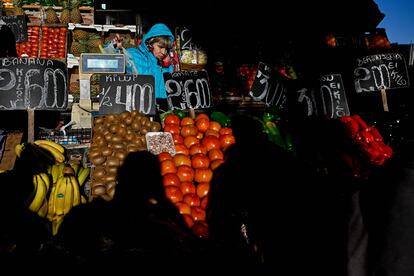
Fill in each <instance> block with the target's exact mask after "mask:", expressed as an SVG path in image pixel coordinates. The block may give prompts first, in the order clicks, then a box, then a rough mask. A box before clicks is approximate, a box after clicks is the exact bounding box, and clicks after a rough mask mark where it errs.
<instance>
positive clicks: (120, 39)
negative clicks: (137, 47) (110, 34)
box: [112, 34, 124, 49]
mask: <svg viewBox="0 0 414 276" xmlns="http://www.w3.org/2000/svg"><path fill="white" fill-rule="evenodd" d="M123 40H124V38H123V37H121V36H120V35H119V34H116V35H115V38H114V39H113V40H112V41H113V44H114V47H115V48H119V49H120V48H123V46H122V42H123Z"/></svg>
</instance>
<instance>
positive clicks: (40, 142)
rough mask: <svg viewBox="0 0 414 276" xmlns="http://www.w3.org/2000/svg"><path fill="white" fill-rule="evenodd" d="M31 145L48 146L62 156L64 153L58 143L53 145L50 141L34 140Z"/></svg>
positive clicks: (63, 149)
mask: <svg viewBox="0 0 414 276" xmlns="http://www.w3.org/2000/svg"><path fill="white" fill-rule="evenodd" d="M33 143H35V144H36V145H38V146H41V145H49V146H51V147H53V148H55V149H56V150H58V151H59V152H60V153H62V154H64V153H65V148H64V147H63V146H62V145H60V144H58V143H55V142H53V141H51V140H35V141H34V142H33Z"/></svg>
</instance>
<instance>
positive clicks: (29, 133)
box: [27, 109, 35, 143]
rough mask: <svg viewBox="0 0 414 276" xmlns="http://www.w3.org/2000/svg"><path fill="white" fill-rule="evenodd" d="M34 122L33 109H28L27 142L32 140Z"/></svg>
mask: <svg viewBox="0 0 414 276" xmlns="http://www.w3.org/2000/svg"><path fill="white" fill-rule="evenodd" d="M34 122H35V113H34V109H28V110H27V142H29V143H31V142H33V141H34Z"/></svg>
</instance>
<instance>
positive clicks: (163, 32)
mask: <svg viewBox="0 0 414 276" xmlns="http://www.w3.org/2000/svg"><path fill="white" fill-rule="evenodd" d="M156 36H169V37H171V41H174V35H173V34H172V32H171V31H170V29H169V28H168V27H167V26H166V25H165V24H163V23H158V24H155V25H154V26H152V27H151V29H150V30H149V31H148V33H146V34H145V35H144V37H143V39H142V42H143V43H142V44H143V45H146V43H145V42H146V41H147V40H148V39H150V38H152V37H156Z"/></svg>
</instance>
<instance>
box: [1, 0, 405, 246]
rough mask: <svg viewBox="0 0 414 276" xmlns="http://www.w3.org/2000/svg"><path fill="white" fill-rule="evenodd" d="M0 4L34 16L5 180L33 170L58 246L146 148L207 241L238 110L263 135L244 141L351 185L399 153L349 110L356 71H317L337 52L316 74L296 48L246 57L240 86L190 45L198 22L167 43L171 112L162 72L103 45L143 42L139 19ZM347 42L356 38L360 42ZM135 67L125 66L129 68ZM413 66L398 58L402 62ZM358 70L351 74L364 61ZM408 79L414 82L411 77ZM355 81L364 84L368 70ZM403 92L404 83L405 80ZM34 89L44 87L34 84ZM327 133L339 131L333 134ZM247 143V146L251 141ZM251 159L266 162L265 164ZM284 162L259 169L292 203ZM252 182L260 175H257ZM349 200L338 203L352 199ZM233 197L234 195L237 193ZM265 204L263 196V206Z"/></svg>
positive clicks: (110, 199) (30, 207)
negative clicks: (160, 84)
mask: <svg viewBox="0 0 414 276" xmlns="http://www.w3.org/2000/svg"><path fill="white" fill-rule="evenodd" d="M26 2H27V1H26ZM43 2H44V3H43ZM49 2H50V3H49ZM83 2H87V1H83ZM3 7H4V11H3V12H4V14H6V15H12V14H13V15H18V14H21V13H23V14H25V15H27V18H28V20H29V21H28V22H27V35H28V40H27V41H26V42H16V50H17V54H18V58H5V60H7V61H8V62H9V63H10V64H11V65H10V64H7V62H5V63H4V64H7V66H9V67H10V68H13V70H10V71H11V72H23V73H24V74H23V73H22V74H23V75H24V76H25V77H26V79H25V80H27V81H24V80H23V77H22V76H18V75H16V82H18V83H19V84H21V85H22V86H23V87H24V89H20V88H19V89H17V88H14V87H9V89H8V91H9V92H10V91H11V92H12V93H14V94H16V95H17V97H18V98H19V99H18V100H16V102H14V103H13V101H12V100H11V99H12V98H10V99H9V98H3V99H2V96H0V109H4V110H1V111H0V112H1V113H2V114H6V116H2V118H1V120H4V121H7V119H6V117H8V116H7V115H11V116H10V117H13V116H15V118H18V120H17V121H18V122H19V123H18V125H16V128H18V129H19V131H20V132H19V133H17V134H16V133H15V129H13V128H11V127H10V126H9V124H7V125H6V124H4V125H5V128H6V134H10V135H9V137H7V139H6V140H4V139H0V143H3V144H0V149H2V147H3V149H2V152H4V153H3V155H0V161H1V162H0V177H5V178H7V177H16V176H15V175H14V174H16V173H17V174H18V173H22V175H23V174H24V173H28V174H30V179H29V182H30V183H29V184H30V188H31V193H30V195H29V197H28V198H26V199H25V200H24V205H25V206H24V207H25V210H26V211H29V212H30V214H31V215H34V216H35V217H36V218H41V219H42V221H43V223H45V225H46V228H47V231H48V235H49V236H48V238H49V240H48V242H51V243H54V242H56V243H58V242H60V241H61V240H60V239H61V238H62V236H61V235H62V233H61V232H60V230H61V229H64V226H63V225H64V223H63V222H64V221H65V220H66V219H67V220H68V221H69V223H70V220H71V215H72V214H74V213H75V214H77V213H76V212H77V210H82V209H83V208H85V209H87V208H88V206H98V207H101V204H103V205H102V206H112V205H111V204H112V203H114V202H116V198H117V193H116V191H117V188H119V181H118V177H119V175H118V173H119V171H120V170H121V169H123V168H124V165H125V160H127V157H128V156H133V155H134V154H135V153H139V152H150V153H151V154H152V155H155V156H156V157H157V159H158V162H159V163H158V164H159V169H160V174H161V176H160V179H161V183H158V184H159V185H162V187H161V188H162V190H163V192H164V195H165V198H166V199H167V200H168V202H169V203H170V204H171V206H173V207H174V210H175V211H176V212H178V214H179V215H180V216H181V218H182V220H183V222H184V225H185V227H186V231H187V230H188V231H189V233H191V235H192V238H194V237H195V238H196V240H197V241H209V234H210V233H209V223H208V221H209V213H208V205H209V199H210V196H211V190H212V189H213V188H212V187H213V181H214V179H215V178H214V177H215V176H216V173H220V169H221V168H223V167H224V166H225V165H226V162H227V160H226V157H227V153H228V152H231V150H230V149H231V148H234V145H237V143H238V136H236V134H235V133H236V131H240V129H242V130H243V127H245V126H244V125H243V123H240V122H239V125H237V127H239V129H233V126H234V125H232V119H233V118H238V116H240V117H243V116H246V117H247V118H248V119H249V120H247V121H249V122H250V121H251V122H250V123H251V124H252V126H255V127H256V128H253V129H255V130H257V133H249V131H246V130H244V131H245V132H247V133H242V134H239V135H240V136H239V137H242V138H245V137H243V134H244V135H245V136H246V137H248V138H252V137H253V136H257V137H258V139H257V140H256V142H257V141H260V142H263V145H260V146H263V148H266V147H269V148H272V149H273V146H276V148H277V149H278V150H280V152H283V154H282V155H281V156H282V157H289V158H297V159H301V161H304V162H303V163H305V164H307V165H308V164H310V166H309V167H310V170H312V172H313V173H315V175H317V176H318V177H319V178H317V179H318V180H320V179H322V180H323V181H327V182H328V181H332V182H335V181H338V182H339V180H340V181H344V182H346V181H349V182H350V183H352V185H354V184H355V185H359V184H360V183H362V182H364V181H365V180H366V179H365V177H366V176H367V175H368V174H369V173H370V172H371V168H372V166H377V167H379V166H382V165H383V164H384V163H386V161H387V160H388V159H390V158H391V157H392V156H393V154H394V152H393V150H392V148H391V147H390V146H388V145H387V137H383V136H381V134H380V133H379V131H378V130H377V126H376V125H375V123H376V122H375V120H371V121H370V122H365V121H364V120H363V119H362V118H361V117H359V116H351V114H350V113H351V112H350V110H351V111H352V104H350V107H349V108H348V106H347V104H348V102H347V101H346V100H347V98H346V97H345V94H346V93H345V92H344V90H345V89H344V86H346V87H347V89H349V83H350V80H351V82H352V81H353V79H352V77H353V76H351V77H350V75H345V74H344V77H343V78H342V76H341V74H340V73H342V71H341V72H337V71H335V70H333V69H332V68H335V67H330V68H328V69H326V70H325V68H324V69H323V70H320V71H318V70H317V69H320V68H319V67H318V66H322V64H323V62H326V60H323V62H321V63H320V64H317V65H314V64H312V65H314V66H315V68H316V69H315V72H312V73H314V74H311V77H309V79H308V76H306V75H305V76H304V73H303V72H306V71H305V70H304V71H301V69H300V66H296V65H298V64H293V61H292V60H290V59H288V58H286V56H284V57H283V58H281V60H280V62H279V63H277V65H274V64H272V63H265V62H261V61H259V62H258V63H257V64H255V63H250V62H244V61H243V62H241V63H240V64H235V66H234V68H233V69H235V70H234V72H232V73H233V74H234V79H232V80H231V84H229V85H227V84H228V83H226V85H223V86H222V87H218V86H217V85H216V83H212V82H216V81H217V82H218V81H221V82H226V81H227V80H229V79H227V78H225V77H224V76H223V75H222V71H220V70H222V69H223V68H222V67H220V66H222V65H223V63H222V62H221V61H219V62H217V63H216V65H217V68H216V69H219V70H218V71H216V72H213V70H211V67H210V64H211V63H212V62H211V61H212V59H211V60H210V56H209V59H207V54H208V53H207V52H206V51H204V50H202V49H201V48H199V47H196V45H191V43H189V41H191V39H192V38H190V39H189V38H188V37H187V35H188V29H186V28H184V29H180V28H178V27H177V28H176V29H175V37H176V44H175V47H174V49H173V50H172V51H171V53H170V57H171V63H172V64H173V65H174V72H173V73H166V74H165V75H164V80H165V86H166V90H167V100H166V101H167V104H168V107H167V110H162V109H161V108H160V106H159V105H157V103H156V102H155V98H154V99H153V98H150V97H149V96H148V97H147V95H148V94H150V93H148V90H146V87H148V86H150V85H153V83H154V80H153V78H150V77H149V78H147V77H148V76H142V75H128V74H124V73H120V71H119V70H115V69H119V68H115V69H114V66H112V68H110V66H109V65H108V64H113V63H111V62H110V61H113V60H116V59H117V58H119V59H118V60H117V61H121V60H122V61H123V62H124V63H125V59H124V56H123V54H112V53H111V54H108V53H106V52H105V46H106V45H107V44H110V43H111V42H112V41H113V39H114V38H115V36H116V35H120V36H121V37H122V39H123V41H124V47H125V48H132V47H137V46H138V45H139V43H140V39H141V35H142V34H141V33H140V32H141V28H142V26H135V25H102V24H95V23H94V18H93V12H94V8H93V7H92V6H82V4H81V3H80V2H79V1H77V0H70V1H65V0H63V1H42V4H41V5H37V4H24V5H23V4H22V1H16V3H15V4H14V5H10V3H8V2H7V4H6V3H4V5H3ZM319 38H320V40H319V41H318V42H320V43H321V44H322V46H321V48H322V50H321V52H324V51H326V52H327V53H328V54H331V53H334V54H332V56H334V57H336V54H337V53H340V54H342V53H343V52H347V51H348V50H349V49H352V54H354V52H362V53H367V52H368V51H379V52H380V51H384V50H386V51H389V50H390V49H391V45H390V43H389V41H388V40H387V38H386V34H385V32H384V31H383V30H376V31H373V32H371V33H369V34H366V35H361V34H357V35H355V37H352V38H350V37H346V35H343V36H342V34H335V33H334V32H332V33H327V34H324V35H321V36H320V37H319ZM349 41H352V43H355V44H352V45H350V43H351V42H349ZM360 47H361V48H360ZM355 49H356V50H355ZM335 51H337V52H335ZM350 52H351V51H350ZM318 54H320V53H318ZM328 54H327V55H328ZM381 55H382V54H377V53H375V54H373V55H369V56H366V57H365V58H366V59H363V60H368V59H370V60H371V61H372V60H378V59H379V58H378V57H380V56H381ZM315 56H316V54H315ZM390 57H392V58H394V59H399V58H400V56H399V55H398V54H395V55H392V54H390ZM100 58H101V59H100ZM392 58H389V59H390V60H391V59H392ZM88 59H89V60H91V59H93V60H94V62H97V64H100V65H102V64H103V65H102V68H99V69H98V70H96V71H93V70H89V69H90V68H87V66H86V65H88V62H87V61H88ZM102 60H104V61H102ZM311 60H312V61H314V60H313V59H311ZM361 60H362V59H361ZM207 61H209V62H207ZM330 62H331V61H330ZM375 62H376V61H375ZM15 63H16V64H17V65H16V64H15ZM35 63H36V64H35ZM124 63H122V62H120V63H119V64H121V65H122V66H121V67H124V65H125V64H124ZM4 64H3V65H4ZM62 64H63V65H62ZM117 64H118V63H117ZM119 64H118V66H120V65H119ZM326 64H330V63H328V62H326ZM402 64H403V63H398V67H399V68H400V67H402V66H401V65H402ZM346 65H347V66H348V65H349V63H347V64H346ZM13 66H15V67H13ZM19 66H21V67H19ZM36 66H37V67H36ZM62 66H64V68H65V70H63V69H62V68H61V67H62ZM105 66H106V67H105ZM91 67H92V66H91ZM349 67H351V66H349ZM14 68H17V69H14ZM22 68H23V69H22ZM39 68H40V69H39ZM56 68H57V69H56ZM58 69H59V70H60V71H59V70H58ZM109 69H114V71H110V70H109ZM331 69H332V71H330V70H331ZM346 69H347V70H348V69H349V68H346ZM36 70H37V71H36ZM123 70H124V69H123V68H122V72H124V71H123ZM344 70H345V69H344ZM361 70H362V69H361ZM35 71H36V72H41V73H40V74H38V75H41V77H39V76H38V75H36V76H35V77H33V75H32V73H31V72H35ZM327 71H329V72H328V73H327ZM350 72H351V75H352V72H353V71H352V70H350ZM306 73H308V72H306ZM16 74H17V73H16ZM213 74H217V75H215V76H212V75H213ZM62 75H65V77H62ZM399 77H401V79H403V81H402V82H401V83H403V82H404V81H405V79H404V77H405V74H403V73H401V75H399ZM39 78H40V80H41V81H40V82H39V81H38V79H39ZM315 80H317V81H315ZM358 81H359V82H361V83H362V82H363V81H364V79H363V78H359V79H358ZM26 88H27V89H26ZM31 88H33V89H32V90H30V89H31ZM340 88H341V89H342V90H341V89H340ZM398 88H401V89H404V88H407V87H406V86H404V84H402V85H401V86H400V87H398ZM36 89H38V90H39V91H42V93H37V92H36V91H38V90H36ZM351 89H352V88H351ZM362 89H366V90H367V91H368V90H369V88H361V91H362ZM5 90H7V89H5ZM315 91H316V92H315ZM348 91H349V90H347V93H348V94H349V92H348ZM364 92H366V91H364ZM324 93H325V94H326V95H328V96H326V95H324ZM14 94H13V95H14ZM62 95H63V96H62ZM62 97H63V99H62ZM154 97H155V96H154ZM350 103H351V102H350ZM15 114H18V115H15ZM35 114H36V117H35ZM332 122H334V123H332ZM333 125H334V126H333ZM312 127H315V129H312ZM325 127H326V128H325ZM328 127H332V129H330V130H332V131H331V132H328V133H325V132H324V131H323V130H324V129H328ZM335 127H336V128H335ZM23 133H25V134H23ZM328 135H331V136H333V138H332V139H331V140H329V139H328V138H327V136H328ZM341 135H343V136H341ZM0 137H2V136H0ZM259 138H264V140H260V139H259ZM245 139H246V138H245ZM328 140H329V141H328ZM5 141H6V142H5ZM344 141H345V142H344ZM243 142H244V144H243V145H244V146H246V145H247V144H248V143H246V141H243ZM336 142H337V143H336ZM269 144H270V146H269ZM255 146H258V145H256V144H254V145H250V146H246V148H245V149H243V150H246V152H250V154H252V152H253V151H254V150H252V147H253V148H254V147H255ZM272 152H273V151H272ZM252 156H256V155H254V154H252ZM255 158H256V159H259V158H257V157H255ZM278 158H280V156H270V159H275V160H278ZM241 159H242V158H241ZM27 160H29V161H27ZM289 160H290V159H289ZM273 161H274V160H273ZM273 161H271V162H273ZM278 161H280V160H278ZM26 162H29V164H31V165H30V166H32V167H30V166H29V167H30V171H29V170H27V171H25V170H24V169H22V168H24V167H25V166H22V165H20V164H27V163H26ZM233 162H234V160H233ZM248 162H255V163H256V162H257V164H261V163H260V162H261V160H248ZM248 162H246V163H248ZM34 163H35V164H37V165H34ZM280 163H283V160H282V161H281V162H280ZM280 163H277V164H279V165H280ZM235 164H237V162H236V163H235ZM271 164H273V163H271ZM275 164H276V163H275ZM338 164H339V165H338ZM15 165H16V167H15ZM335 166H338V167H339V166H341V169H340V170H337V169H338V167H335ZM258 167H259V166H256V167H255V168H258ZM15 168H17V169H16V170H14V169H15ZM224 168H225V167H224ZM243 168H247V169H246V170H245V171H244V172H243V173H245V174H247V173H248V172H247V171H248V166H246V167H243ZM266 168H270V166H268V167H266ZM233 169H234V168H233ZM273 169H274V171H272V170H273ZM277 169H278V167H274V168H271V169H269V171H266V172H264V173H263V174H266V175H268V176H269V178H266V177H264V176H263V178H259V179H261V180H262V179H265V180H266V181H269V183H267V182H266V183H265V185H269V186H271V187H272V189H270V190H271V191H272V193H273V194H272V196H273V195H275V197H274V198H272V197H271V196H270V192H269V195H267V194H266V195H263V198H265V199H266V200H269V199H271V200H273V199H274V200H276V199H277V200H280V202H284V201H283V199H279V198H278V197H279V196H280V195H279V194H278V193H275V190H277V189H276V188H275V187H279V186H278V185H280V187H282V186H286V185H291V184H292V183H288V182H286V181H285V180H284V179H282V180H280V182H279V179H277V177H275V179H272V180H270V179H271V177H270V176H271V175H273V174H277ZM136 170H137V172H135V171H134V173H136V176H134V177H133V178H134V179H131V183H132V184H134V185H151V184H153V185H155V184H157V183H155V182H154V183H146V182H151V181H143V182H141V179H144V180H145V177H142V176H141V174H142V175H144V174H145V173H146V172H145V171H140V170H139V168H136ZM257 170H258V171H255V172H253V173H255V174H262V172H260V168H258V169H257ZM235 172H236V173H237V169H236V171H235ZM131 173H132V172H131ZM281 174H282V173H281ZM240 175H243V174H242V173H240ZM309 175H312V176H313V174H309ZM135 177H136V179H135ZM292 178H293V177H292ZM251 179H252V181H251V182H254V180H253V177H252V178H251ZM309 179H312V178H311V177H309ZM332 179H333V180H332ZM25 180H26V182H27V179H25ZM239 180H240V182H243V181H242V179H239ZM249 180H250V178H249ZM273 180H275V181H273ZM144 182H145V183H144ZM263 182H264V181H263ZM306 184H309V183H306ZM341 184H343V183H342V182H341ZM265 185H264V184H263V183H249V185H248V186H249V189H252V191H253V189H255V188H257V187H260V188H261V189H263V191H260V192H256V191H255V192H252V194H254V195H255V196H257V195H261V193H263V194H265V193H266V192H268V190H267V188H266V190H265V189H264V188H263V187H265ZM309 185H310V184H309ZM312 185H313V184H312ZM234 187H235V188H233V189H237V188H238V187H236V186H234ZM216 188H217V187H216ZM243 188H244V189H245V188H246V187H243ZM341 188H342V187H341ZM347 192H348V190H346V191H345V192H344V194H346V193H347ZM346 195H347V194H346ZM283 196H284V195H282V196H281V197H283ZM345 197H346V196H344V197H341V202H340V204H344V205H345V204H346V202H344V201H345V200H346V199H345V200H344V199H343V198H345ZM260 200H261V199H258V201H260ZM155 201H156V200H155ZM233 201H237V199H234V198H232V199H231V200H229V202H233ZM262 203H263V202H260V204H258V205H260V206H261V207H263V206H265V204H263V205H261V204H262ZM94 204H97V205H94ZM105 204H106V205H105ZM114 204H115V203H114ZM116 204H119V202H117V203H116ZM131 204H133V202H131ZM151 204H152V203H151ZM252 205H254V204H252ZM98 207H91V208H98ZM227 207H229V208H232V207H233V206H227ZM109 208H110V207H109ZM266 208H267V207H266ZM269 208H270V207H269ZM105 210H106V209H105ZM266 211H268V210H266ZM266 214H268V213H266ZM112 215H113V214H112ZM123 215H124V214H123ZM242 215H243V216H244V215H245V214H244V213H243V214H242ZM102 217H104V215H102ZM120 217H122V215H121V216H120ZM247 217H248V215H246V217H243V219H246V220H247ZM94 219H96V220H99V219H101V217H97V218H94ZM267 219H269V218H267ZM88 221H89V220H88ZM91 221H93V219H91ZM241 226H242V228H240V229H238V230H239V232H240V233H238V234H241V235H242V237H243V239H244V241H247V242H246V244H248V245H249V246H250V247H251V248H254V246H255V245H256V244H255V242H256V241H255V240H254V237H253V238H252V240H249V237H248V234H249V233H250V232H249V231H250V230H249V231H248V230H246V229H249V224H248V223H242V224H241ZM62 239H63V238H62ZM249 242H252V243H251V244H249ZM108 243H109V244H110V241H108ZM105 245H106V244H105ZM258 252H259V253H260V250H259V251H258ZM259 253H257V252H255V253H254V254H259Z"/></svg>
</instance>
